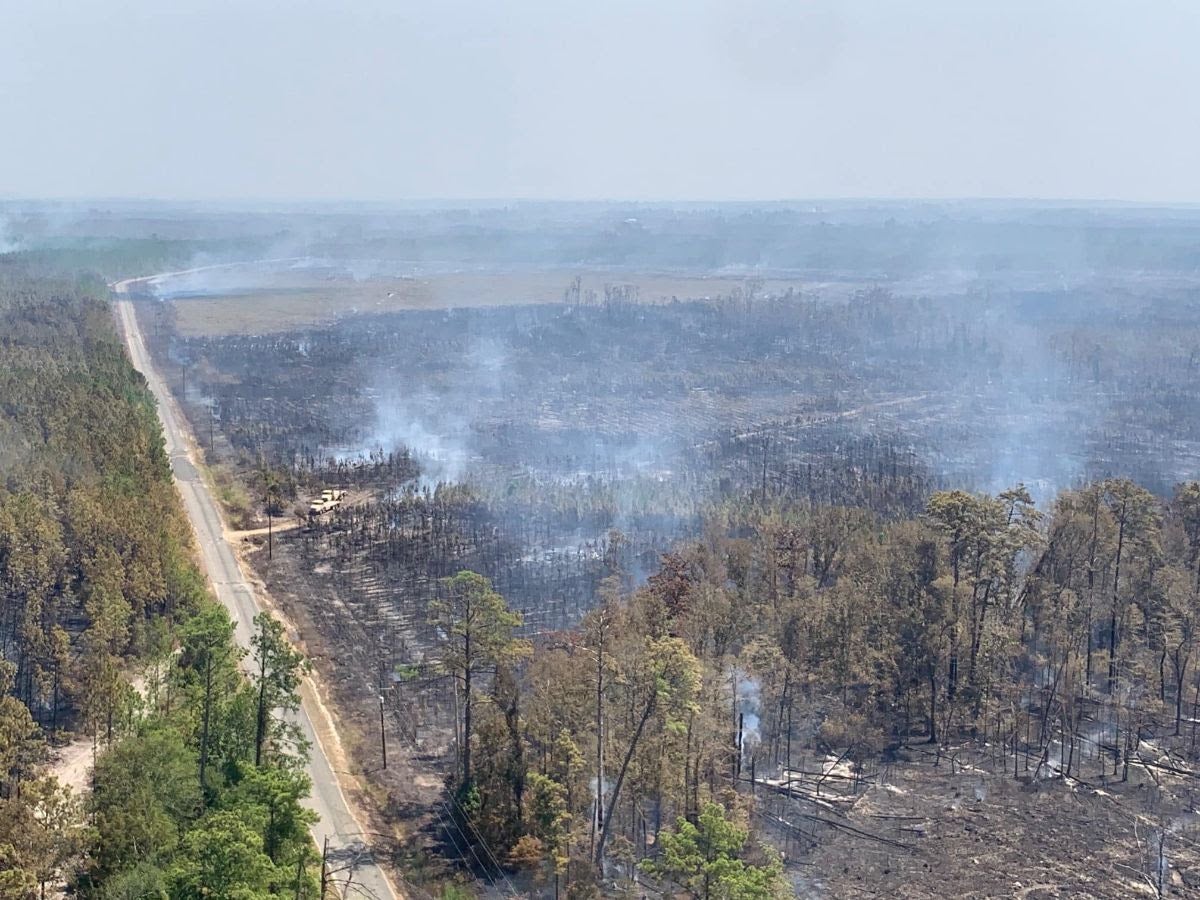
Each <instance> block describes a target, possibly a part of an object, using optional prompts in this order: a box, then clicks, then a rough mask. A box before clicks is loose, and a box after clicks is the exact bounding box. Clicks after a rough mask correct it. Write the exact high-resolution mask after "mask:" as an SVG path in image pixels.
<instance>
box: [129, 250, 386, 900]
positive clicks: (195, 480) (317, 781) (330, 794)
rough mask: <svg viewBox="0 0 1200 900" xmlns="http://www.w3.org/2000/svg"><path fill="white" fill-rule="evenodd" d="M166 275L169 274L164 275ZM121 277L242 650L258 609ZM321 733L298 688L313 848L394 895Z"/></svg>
mask: <svg viewBox="0 0 1200 900" xmlns="http://www.w3.org/2000/svg"><path fill="white" fill-rule="evenodd" d="M169 274H170V273H169ZM147 280H148V279H145V278H136V279H128V280H126V281H120V282H117V283H116V284H114V285H112V290H113V294H114V296H113V300H114V303H115V306H116V310H117V317H118V320H119V322H120V325H121V332H122V336H123V337H124V340H125V345H126V347H127V348H128V349H129V357H130V359H131V360H132V361H133V365H134V366H135V367H136V368H137V369H138V370H139V371H141V373H142V374H143V375H144V376H145V377H146V381H147V382H148V383H149V385H150V390H151V392H152V393H153V394H154V398H155V400H157V401H158V417H159V419H160V420H161V421H162V426H163V434H164V436H165V437H166V448H167V454H168V455H169V456H170V459H171V470H172V472H173V473H174V475H175V483H176V486H177V487H178V489H179V494H180V496H181V497H182V498H183V505H184V509H185V510H186V511H187V515H188V518H189V519H190V520H191V523H192V528H193V530H194V531H195V534H196V544H197V546H198V547H199V549H200V562H201V565H202V566H203V568H204V571H205V573H206V574H207V576H208V579H209V582H210V583H211V584H212V587H213V590H214V591H215V593H216V595H217V599H219V600H220V601H221V603H222V604H224V606H225V608H226V609H228V610H229V613H230V615H231V616H232V617H233V620H234V623H235V625H236V630H235V632H234V635H235V637H236V639H237V642H238V643H239V644H240V645H241V646H243V647H245V648H247V649H249V647H250V635H251V631H252V629H253V625H252V622H253V619H254V617H255V616H256V615H257V614H258V612H259V611H260V609H261V608H262V607H261V606H260V604H259V601H258V597H257V595H256V594H255V590H254V587H253V586H252V585H251V583H250V581H249V579H248V578H247V577H246V575H245V573H244V572H243V571H242V569H241V566H240V565H239V564H238V559H237V556H236V554H235V553H234V552H233V549H232V548H231V547H230V545H229V543H228V541H227V540H226V538H225V523H224V520H223V519H222V517H221V513H220V510H219V509H218V507H217V504H216V501H215V500H214V499H213V496H212V494H211V492H210V491H209V488H208V485H207V483H206V482H205V481H204V479H203V478H202V477H201V474H200V471H199V470H198V469H197V468H196V464H195V461H194V460H193V459H192V456H191V452H190V449H189V448H190V446H191V445H190V443H189V441H188V440H187V434H188V432H187V424H186V422H185V420H184V418H183V416H182V415H181V414H180V412H179V410H178V409H177V408H176V406H175V404H174V402H173V400H172V398H171V396H170V394H169V393H168V391H167V388H166V385H165V384H164V383H163V380H162V377H161V376H160V375H159V373H158V371H157V370H156V369H155V367H154V366H153V364H152V363H151V361H150V354H149V353H148V352H147V351H146V345H145V343H144V342H143V340H142V335H141V332H140V331H139V329H138V324H137V319H136V318H135V316H134V313H133V304H132V303H131V302H130V301H129V299H128V294H129V289H130V286H131V285H133V284H135V283H137V282H140V281H147ZM314 721H315V722H316V723H317V725H318V726H319V730H320V732H321V733H323V734H325V735H326V736H327V737H328V736H329V735H332V734H334V731H333V726H332V722H331V721H330V720H329V717H328V713H327V712H326V711H325V709H324V708H323V707H322V706H321V705H320V702H319V701H318V700H317V699H316V696H315V693H314V692H312V691H311V690H309V691H306V692H305V696H304V702H303V704H302V706H301V708H300V712H299V714H298V716H297V723H298V724H299V726H300V728H301V729H302V731H303V733H304V736H305V737H306V738H307V739H308V741H309V743H310V744H311V745H312V750H311V752H310V760H309V763H308V774H309V776H310V777H311V778H312V795H311V797H310V798H309V801H308V804H307V805H308V806H309V808H310V809H312V810H313V811H315V812H316V813H317V815H319V816H320V820H319V821H318V822H317V824H316V825H314V826H313V828H312V833H313V838H314V839H315V840H316V843H317V847H318V849H320V848H322V847H324V846H326V841H328V848H329V863H328V871H329V876H330V877H329V880H330V882H331V883H332V884H334V885H336V887H337V889H338V890H340V891H341V893H342V894H343V896H345V897H356V898H369V900H398V898H400V894H399V893H398V892H397V891H396V890H395V889H393V887H392V885H391V884H390V882H389V881H388V879H387V876H386V875H384V873H383V871H382V870H381V869H380V868H379V867H378V866H377V865H376V864H375V862H374V860H373V859H372V858H371V854H370V852H369V850H368V848H367V847H366V845H365V843H364V841H363V836H364V833H365V832H364V829H363V827H362V826H361V825H360V824H359V822H358V820H357V819H355V817H354V813H353V812H352V811H351V809H350V805H349V803H348V802H347V800H346V797H345V794H343V793H342V789H341V786H340V785H339V784H338V780H337V775H336V774H335V772H334V769H333V766H332V765H331V764H330V760H329V756H328V752H327V750H326V748H325V747H324V746H323V745H322V743H321V739H320V735H319V734H318V728H315V727H314Z"/></svg>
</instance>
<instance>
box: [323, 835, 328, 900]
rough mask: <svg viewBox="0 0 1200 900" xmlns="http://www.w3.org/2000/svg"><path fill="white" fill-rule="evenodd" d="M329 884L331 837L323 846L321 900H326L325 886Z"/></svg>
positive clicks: (326, 839)
mask: <svg viewBox="0 0 1200 900" xmlns="http://www.w3.org/2000/svg"><path fill="white" fill-rule="evenodd" d="M328 884H329V838H328V837H326V838H325V846H324V847H322V848H321V900H325V888H326V885H328Z"/></svg>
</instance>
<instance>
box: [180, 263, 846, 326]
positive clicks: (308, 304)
mask: <svg viewBox="0 0 1200 900" xmlns="http://www.w3.org/2000/svg"><path fill="white" fill-rule="evenodd" d="M575 278H576V274H575V273H572V272H569V271H566V270H563V271H553V272H532V273H531V272H521V273H496V274H481V273H462V274H457V273H456V274H445V275H429V276H422V277H403V278H398V277H372V278H367V279H363V280H357V279H354V278H351V277H349V276H337V277H329V276H320V277H319V276H316V275H314V276H312V277H310V278H294V279H292V280H291V281H290V282H289V283H288V284H286V285H285V286H284V287H273V288H270V289H265V290H251V291H240V292H236V293H232V294H228V295H221V296H204V297H203V298H187V297H183V298H179V299H177V300H176V301H175V302H174V306H175V308H176V314H177V320H176V327H177V329H178V331H179V333H180V334H182V335H184V336H187V337H198V336H214V337H219V336H224V335H233V334H267V333H273V332H281V331H289V330H292V329H296V328H305V327H311V326H315V325H324V324H328V323H330V322H333V321H336V320H337V319H340V318H342V317H344V316H346V315H355V314H359V313H384V312H396V311H400V310H413V309H450V308H456V307H458V308H470V307H487V306H513V305H521V304H529V303H559V302H562V301H563V300H564V299H565V298H566V297H567V295H568V293H569V292H570V291H571V290H572V286H573V284H574V279H575ZM578 278H579V293H578V296H579V297H580V299H581V300H586V299H587V298H588V297H592V298H596V299H599V300H603V298H604V296H605V291H606V289H607V290H609V291H613V290H616V291H620V292H622V293H623V295H624V296H626V297H629V296H630V292H634V293H633V296H636V298H637V299H638V300H639V301H641V302H643V303H669V302H670V301H671V300H672V299H676V298H677V299H679V300H702V299H715V298H717V297H729V296H737V295H738V294H739V292H741V293H743V294H744V293H745V292H746V291H747V290H748V289H750V288H751V287H752V285H751V280H750V279H749V278H744V277H734V276H728V277H725V276H712V277H704V276H674V275H655V274H639V273H628V272H619V273H616V272H586V273H579V275H578ZM753 287H754V288H755V289H756V291H757V293H759V294H774V295H779V294H784V293H787V291H788V289H789V288H790V289H793V290H795V291H805V290H815V289H817V288H820V290H821V293H822V295H823V296H828V294H829V286H828V285H814V284H808V283H804V282H801V281H799V280H793V281H785V280H766V281H763V280H758V281H755V282H754V283H753ZM843 289H844V290H849V288H843ZM572 296H573V295H572Z"/></svg>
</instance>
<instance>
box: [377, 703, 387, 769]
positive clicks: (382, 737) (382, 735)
mask: <svg viewBox="0 0 1200 900" xmlns="http://www.w3.org/2000/svg"><path fill="white" fill-rule="evenodd" d="M379 743H380V745H381V746H382V747H383V768H384V770H385V771H386V770H387V729H385V728H384V727H383V694H380V695H379Z"/></svg>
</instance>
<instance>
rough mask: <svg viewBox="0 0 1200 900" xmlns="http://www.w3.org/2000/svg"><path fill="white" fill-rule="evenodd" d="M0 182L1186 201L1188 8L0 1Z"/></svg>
mask: <svg viewBox="0 0 1200 900" xmlns="http://www.w3.org/2000/svg"><path fill="white" fill-rule="evenodd" d="M0 12H2V14H3V19H4V21H5V23H6V27H5V28H4V30H3V31H2V32H0V85H3V86H4V87H3V88H0V121H3V122H4V123H5V130H6V133H7V134H8V135H9V140H6V141H4V142H3V144H2V145H0V196H25V197H71V196H76V197H78V196H86V197H158V198H188V199H197V200H214V199H224V200H230V199H239V198H255V199H271V200H283V199H313V200H318V199H360V200H400V199H406V198H445V199H463V198H485V197H493V198H531V199H546V198H562V199H601V198H608V199H648V200H665V201H670V200H682V199H705V200H708V199H711V200H720V199H750V200H767V199H775V198H800V197H880V198H886V197H901V198H908V197H929V198H946V197H1043V198H1073V199H1085V200H1086V199H1097V200H1098V199H1126V200H1145V201H1163V202H1184V201H1187V202H1194V201H1200V172H1198V171H1197V170H1196V168H1195V166H1194V163H1193V161H1194V156H1195V150H1196V148H1197V147H1198V146H1200V119H1198V118H1197V117H1195V116H1191V115H1188V110H1187V108H1186V106H1185V104H1183V103H1181V102H1180V100H1179V97H1180V95H1181V94H1183V93H1185V92H1186V90H1187V88H1188V87H1189V86H1190V85H1192V84H1195V83H1197V82H1200V56H1197V55H1196V54H1195V53H1194V52H1193V48H1194V47H1195V46H1196V44H1197V43H1198V39H1200V7H1198V6H1197V5H1196V4H1193V3H1184V2H1174V0H1164V2H1159V3H1156V4H1153V5H1144V4H1135V3H1133V2H1128V0H1101V2H1095V3H1084V2H1077V0H1060V2H1054V3H1050V4H1044V3H1033V2H1029V0H1016V2H1010V3H1004V4H999V3H972V4H962V3H952V2H949V0H924V2H919V3H914V4H895V3H890V2H884V0H845V2H835V0H807V2H803V0H802V2H795V3H792V2H786V0H747V2H737V3H735V2H732V0H686V2H685V0H660V2H655V3H652V4H638V3H633V2H627V0H615V2H613V3H608V4H603V5H595V4H578V3H559V2H553V3H552V2H549V0H516V2H514V3H511V4H489V3H484V2H481V0H449V2H445V3H438V4H415V3H410V2H399V3H395V2H384V0H358V2H354V3H350V4H344V3H334V2H332V0H309V2H301V3H298V4H294V5H287V6H284V5H282V4H277V3H271V2H268V0H246V2H237V3H235V2H232V0H173V2H171V3H168V4H162V3H159V2H153V0H115V2H100V0H74V2H62V3H46V4H32V3H27V2H18V0H0Z"/></svg>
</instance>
